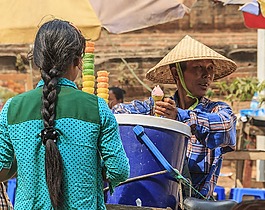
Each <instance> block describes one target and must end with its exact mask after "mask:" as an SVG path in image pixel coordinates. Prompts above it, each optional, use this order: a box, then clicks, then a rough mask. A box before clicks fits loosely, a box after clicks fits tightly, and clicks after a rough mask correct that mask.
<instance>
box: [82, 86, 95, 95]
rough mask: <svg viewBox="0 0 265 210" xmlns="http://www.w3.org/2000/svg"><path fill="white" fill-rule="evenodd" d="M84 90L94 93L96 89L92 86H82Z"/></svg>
mask: <svg viewBox="0 0 265 210" xmlns="http://www.w3.org/2000/svg"><path fill="white" fill-rule="evenodd" d="M82 91H84V92H86V93H90V94H94V91H95V89H94V88H92V87H84V88H82Z"/></svg>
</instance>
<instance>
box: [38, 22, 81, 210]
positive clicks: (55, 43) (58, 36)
mask: <svg viewBox="0 0 265 210" xmlns="http://www.w3.org/2000/svg"><path fill="white" fill-rule="evenodd" d="M84 49H85V38H84V37H83V36H82V34H81V33H80V32H79V31H78V29H77V28H75V27H74V26H73V25H71V24H70V23H69V22H67V21H62V20H58V19H55V20H52V21H49V22H47V23H44V24H43V25H42V26H41V27H40V29H39V31H38V33H37V35H36V39H35V43H34V49H33V59H34V62H35V64H36V66H38V67H39V68H40V70H41V77H42V79H43V81H44V86H43V96H42V109H41V114H42V118H43V124H44V129H43V130H42V132H41V137H42V143H43V144H44V145H45V174H46V182H47V186H48V190H49V195H50V199H51V203H52V205H53V207H54V208H55V209H56V208H59V207H61V206H62V205H63V200H64V198H63V181H62V180H63V165H62V157H61V154H60V151H59V150H58V148H57V145H56V141H57V138H58V132H57V130H56V129H55V128H54V124H55V116H56V113H55V110H56V101H57V95H58V90H57V84H58V80H59V78H60V77H62V76H63V75H64V73H65V72H66V70H67V69H68V68H69V66H71V65H72V64H73V63H74V62H76V60H77V59H78V58H80V57H81V56H82V54H83V53H84Z"/></svg>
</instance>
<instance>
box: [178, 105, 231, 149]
mask: <svg viewBox="0 0 265 210" xmlns="http://www.w3.org/2000/svg"><path fill="white" fill-rule="evenodd" d="M177 120H179V121H181V122H184V123H187V124H188V125H190V126H191V127H192V128H194V131H195V133H196V137H197V139H198V140H199V141H201V142H202V143H203V144H205V145H206V146H207V147H208V148H210V149H214V148H217V147H219V146H221V147H222V153H225V152H228V151H232V150H234V148H235V144H236V116H235V115H234V113H233V111H232V109H231V107H230V106H229V105H227V104H226V103H224V102H212V103H209V104H207V105H205V104H199V105H198V106H197V107H196V108H195V109H194V110H183V109H180V108H178V115H177Z"/></svg>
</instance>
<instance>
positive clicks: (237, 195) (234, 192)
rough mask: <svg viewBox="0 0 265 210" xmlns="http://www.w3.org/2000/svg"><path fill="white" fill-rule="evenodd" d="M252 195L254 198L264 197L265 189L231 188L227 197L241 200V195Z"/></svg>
mask: <svg viewBox="0 0 265 210" xmlns="http://www.w3.org/2000/svg"><path fill="white" fill-rule="evenodd" d="M244 195H245V196H253V197H254V198H255V199H265V189H258V188H232V189H231V191H230V195H229V198H230V199H233V200H235V201H236V202H238V203H239V202H241V201H242V200H243V196H244Z"/></svg>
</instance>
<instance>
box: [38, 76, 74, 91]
mask: <svg viewBox="0 0 265 210" xmlns="http://www.w3.org/2000/svg"><path fill="white" fill-rule="evenodd" d="M58 85H60V86H69V87H72V88H75V89H77V86H76V84H75V83H74V82H73V81H71V80H69V79H66V78H60V79H59V81H58ZM42 86H44V81H43V80H40V81H39V83H38V84H37V87H36V88H38V87H42Z"/></svg>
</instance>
